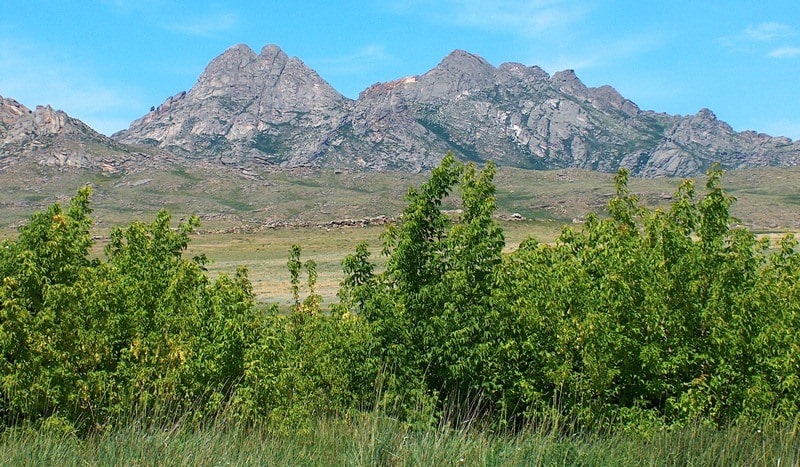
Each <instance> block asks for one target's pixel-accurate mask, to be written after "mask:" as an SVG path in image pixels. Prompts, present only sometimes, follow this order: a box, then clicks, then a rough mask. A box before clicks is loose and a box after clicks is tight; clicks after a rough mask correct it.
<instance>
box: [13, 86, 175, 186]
mask: <svg viewBox="0 0 800 467" xmlns="http://www.w3.org/2000/svg"><path fill="white" fill-rule="evenodd" d="M154 153H155V154H154ZM169 159H171V156H170V155H169V154H164V153H163V152H162V151H155V152H154V151H148V153H145V152H142V151H141V150H139V149H137V148H132V147H128V146H125V145H123V144H120V143H118V142H116V141H114V140H112V139H110V138H108V137H106V136H103V135H101V134H100V133H97V132H96V131H94V130H93V129H91V128H90V127H89V126H88V125H86V124H85V123H83V122H82V121H80V120H78V119H75V118H72V117H70V116H69V115H67V114H66V113H64V112H63V111H61V110H53V108H52V107H50V106H49V105H48V106H38V107H37V108H36V110H30V109H29V108H27V107H25V106H24V105H22V104H20V103H19V102H17V101H16V100H14V99H10V98H5V97H2V96H0V171H6V170H8V169H11V168H23V169H24V168H30V166H36V165H38V166H46V167H53V168H57V169H61V170H70V169H86V170H91V171H97V172H100V173H103V174H107V175H108V174H115V173H118V172H129V171H135V170H138V169H141V168H142V167H143V166H145V165H150V166H154V165H159V164H161V163H163V162H166V161H168V160H169Z"/></svg>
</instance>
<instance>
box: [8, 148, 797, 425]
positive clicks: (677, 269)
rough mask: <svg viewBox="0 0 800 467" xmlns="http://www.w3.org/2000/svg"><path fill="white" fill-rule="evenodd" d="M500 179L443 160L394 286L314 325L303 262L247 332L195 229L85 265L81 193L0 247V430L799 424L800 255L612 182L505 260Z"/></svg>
mask: <svg viewBox="0 0 800 467" xmlns="http://www.w3.org/2000/svg"><path fill="white" fill-rule="evenodd" d="M493 176H494V166H493V165H492V164H487V165H486V166H485V167H483V168H482V169H480V170H478V169H477V168H476V167H474V166H473V165H471V164H468V165H463V164H461V163H459V162H457V161H456V160H455V159H454V158H453V157H452V155H448V156H446V157H445V158H444V159H443V161H442V164H441V165H440V166H439V167H438V168H436V169H435V170H433V172H432V173H431V175H430V179H429V180H428V181H427V182H426V183H424V184H423V185H422V186H420V187H419V188H412V189H410V190H409V192H408V194H407V195H406V201H407V203H408V205H407V207H406V209H405V210H404V212H403V215H402V218H401V220H400V221H399V222H398V223H397V224H395V225H393V226H391V227H389V228H388V229H387V230H386V232H385V234H384V235H383V254H384V255H385V256H386V262H385V266H384V267H382V268H379V267H377V266H376V264H375V263H373V262H372V261H371V260H370V253H369V249H368V246H367V245H366V244H361V245H358V246H357V247H356V250H355V251H354V253H353V254H351V255H349V256H347V257H346V258H345V259H344V261H343V263H342V267H343V269H344V272H345V278H344V280H343V281H342V283H341V287H340V290H339V293H338V297H339V302H338V303H335V304H332V305H330V306H329V307H327V308H325V307H323V303H322V298H321V296H320V295H319V294H317V292H316V288H315V287H316V282H317V269H316V264H315V263H314V261H313V260H306V261H302V260H301V248H300V247H299V246H294V247H293V248H292V249H291V251H290V252H289V260H288V262H287V268H288V272H289V276H290V280H291V287H292V295H293V302H292V305H291V307H290V309H289V310H288V312H280V311H279V310H278V309H277V308H276V307H272V308H270V309H269V310H266V311H263V310H261V309H258V308H256V307H255V304H254V300H253V294H252V290H251V285H250V282H249V279H248V277H247V271H246V270H245V269H244V268H240V269H239V270H237V271H236V273H235V274H234V275H233V276H228V275H222V276H220V277H219V278H218V279H216V280H214V281H212V280H210V279H209V278H208V277H207V275H206V272H205V267H204V266H205V264H206V261H207V260H206V259H205V257H203V256H198V257H195V258H191V259H188V258H184V252H185V250H186V248H187V245H188V242H189V238H190V234H191V232H192V231H193V229H195V228H196V227H197V226H198V225H199V224H198V220H197V218H194V217H193V218H190V219H189V220H188V221H187V222H183V223H179V224H178V226H177V227H176V228H175V227H171V219H170V216H169V214H168V213H167V212H161V213H159V214H158V215H157V216H156V218H155V219H154V220H153V221H152V222H151V223H143V222H134V223H132V224H130V225H128V226H126V227H118V228H115V229H114V230H113V231H112V233H111V236H110V240H109V242H108V244H107V245H106V247H105V250H104V251H105V256H104V258H93V256H92V254H91V251H92V247H93V242H92V238H91V236H90V233H89V230H90V228H91V224H92V220H91V208H90V203H89V197H90V193H91V190H90V189H89V188H83V189H81V190H79V191H78V193H77V195H76V196H75V198H73V199H72V201H71V202H70V204H69V207H68V208H67V209H63V208H62V207H61V206H60V205H59V204H54V205H53V206H51V207H50V208H48V209H47V210H46V211H43V212H37V213H35V214H33V215H32V216H31V218H30V220H29V222H28V223H27V224H26V225H24V226H23V227H21V228H20V230H19V235H18V238H17V239H16V240H13V241H5V242H3V243H2V244H1V245H0V272H2V283H1V284H0V417H2V422H3V423H4V424H5V425H6V426H9V425H14V424H19V423H26V422H34V423H39V422H44V423H45V424H47V425H48V426H50V425H53V426H61V425H67V426H71V427H74V428H78V429H81V430H102V429H103V427H104V426H107V425H108V424H109V423H114V420H116V419H118V418H119V417H120V416H121V415H122V414H126V413H131V411H142V412H144V413H148V414H158V413H162V414H163V413H167V414H173V415H172V416H177V415H175V414H183V415H182V417H183V418H184V422H186V421H190V420H193V419H197V420H202V419H203V418H204V417H208V416H212V415H214V414H216V413H219V411H220V410H228V411H231V412H232V413H234V414H236V415H237V416H239V417H243V418H245V419H247V420H255V419H266V420H269V421H270V423H272V424H275V425H276V426H279V427H282V428H283V429H308V428H309V427H310V426H311V425H310V423H309V422H310V420H312V419H314V418H316V417H327V416H336V415H342V414H352V413H354V412H357V411H360V410H372V409H374V408H376V407H377V408H379V409H381V410H384V411H386V412H387V413H389V414H392V415H395V416H398V417H401V418H404V419H405V420H407V421H409V422H414V423H423V424H424V423H430V422H431V421H432V420H434V419H435V417H436V416H439V415H443V414H444V415H448V414H449V415H450V416H454V417H474V416H476V415H481V416H486V417H488V418H489V419H490V420H493V421H494V422H496V423H499V424H510V425H511V426H519V425H521V424H525V423H529V422H532V421H537V420H547V419H564V418H567V419H570V420H573V421H574V422H575V423H576V424H577V426H581V425H583V424H600V425H603V426H606V425H608V424H621V425H623V426H626V427H636V426H641V425H642V424H645V425H652V424H656V425H669V424H675V423H686V422H693V421H702V422H707V423H712V424H718V425H723V424H726V423H728V422H731V421H736V420H741V419H760V418H766V417H770V418H778V419H780V418H791V417H794V416H795V414H797V413H798V411H800V396H798V395H799V394H800V331H799V330H800V253H798V242H797V241H796V240H795V239H794V238H793V237H792V236H791V235H787V236H786V237H784V238H783V239H782V240H781V241H780V243H779V244H777V245H771V244H770V243H769V241H768V240H759V239H758V238H757V237H756V236H755V235H754V234H753V233H752V232H750V231H749V230H747V229H745V228H743V227H740V226H737V221H736V220H735V219H734V218H732V217H731V214H730V208H731V206H732V203H733V202H734V201H735V200H734V199H733V198H732V197H731V196H729V195H728V194H726V193H725V191H724V190H723V189H722V187H721V179H722V172H721V171H720V170H718V169H716V168H714V169H712V170H711V171H710V172H709V174H708V178H707V183H706V186H705V192H704V194H703V195H698V194H697V193H696V190H695V185H694V182H693V181H691V180H686V181H684V182H682V183H681V184H680V186H679V187H678V189H677V192H676V193H675V196H674V197H673V202H672V205H671V206H669V207H668V208H666V209H649V208H646V207H644V206H643V205H641V203H640V202H639V200H638V198H637V197H636V195H635V194H633V193H631V192H630V190H629V189H628V186H627V177H628V173H627V172H626V171H624V170H622V171H620V172H619V173H618V174H617V177H616V179H615V181H616V194H615V196H614V197H613V198H612V199H611V200H610V201H609V203H608V206H607V212H608V216H601V215H597V214H589V215H588V216H587V220H586V223H585V224H584V225H583V226H582V227H581V228H579V229H576V228H572V227H567V228H564V230H563V231H562V233H561V235H560V236H559V237H558V238H557V239H556V241H555V242H554V243H551V244H544V243H539V242H538V241H537V240H536V239H534V238H529V239H527V240H526V241H524V242H523V243H522V244H521V245H520V246H519V248H518V249H517V250H516V251H514V252H512V253H508V254H504V253H503V248H504V238H503V231H502V229H501V228H500V226H499V225H498V223H497V222H496V221H495V219H494V212H495V209H496V205H495V187H494V185H493V181H492V179H493ZM445 204H457V206H458V207H460V209H457V210H450V211H445V210H443V206H444V205H445ZM303 279H304V280H305V285H302V286H301V281H302V280H303ZM301 291H308V293H307V295H306V296H305V297H301ZM154 416H155V415H154ZM167 418H169V416H167ZM165 421H169V420H165ZM298 427H299V428H298Z"/></svg>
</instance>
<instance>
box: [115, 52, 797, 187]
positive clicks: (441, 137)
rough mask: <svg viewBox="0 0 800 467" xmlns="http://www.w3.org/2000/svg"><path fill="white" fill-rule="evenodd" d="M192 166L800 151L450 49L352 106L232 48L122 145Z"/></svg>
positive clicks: (612, 160) (639, 163) (645, 162)
mask: <svg viewBox="0 0 800 467" xmlns="http://www.w3.org/2000/svg"><path fill="white" fill-rule="evenodd" d="M115 138H116V139H117V140H118V141H122V142H126V143H140V144H150V145H155V146H158V147H160V148H164V149H168V150H170V151H172V152H174V153H176V154H179V155H183V156H184V157H188V158H193V159H211V160H219V161H221V162H222V163H225V164H229V163H234V162H235V163H236V164H242V165H249V164H266V165H280V166H288V167H296V166H305V165H311V166H321V167H348V168H357V169H361V170H385V169H403V170H411V171H419V170H425V169H428V168H431V167H434V166H435V165H436V164H437V163H438V162H439V160H440V159H441V157H442V156H443V155H444V154H445V153H446V152H447V151H453V152H454V153H456V154H457V155H458V156H460V157H462V158H464V159H469V160H473V161H476V162H482V161H487V160H494V161H496V162H498V163H499V164H504V165H511V166H518V167H526V168H541V169H554V168H564V167H578V168H583V169H592V170H600V171H606V172H613V171H616V170H617V169H618V168H619V167H621V166H625V167H628V168H630V169H631V171H632V173H633V174H635V175H643V176H664V175H677V176H688V175H695V174H697V173H700V172H702V171H703V170H705V169H706V168H708V167H709V166H710V165H711V164H712V163H713V162H716V161H720V162H722V163H723V166H726V167H745V166H762V165H791V164H797V163H800V142H796V143H792V142H791V141H788V142H787V141H785V138H783V139H781V138H770V137H769V136H767V135H758V134H755V133H752V132H749V133H748V132H743V133H736V132H735V131H733V130H732V129H731V128H730V126H728V125H727V124H725V123H724V122H721V121H719V120H717V119H716V117H715V116H714V114H713V113H712V112H711V111H709V110H707V109H703V110H701V111H700V112H698V113H697V114H696V115H693V116H688V117H682V116H672V115H667V114H663V113H655V112H652V111H642V110H641V109H639V107H638V106H637V105H636V104H634V103H633V102H631V101H630V100H629V99H626V98H625V97H623V96H622V95H621V94H620V93H619V92H617V90H616V89H614V88H613V87H611V86H600V87H591V88H590V87H587V86H586V85H585V84H584V83H583V82H582V81H581V80H580V79H579V78H578V76H577V75H576V73H575V71H574V70H564V71H559V72H557V73H555V74H553V75H552V76H550V75H548V73H547V72H545V71H544V70H543V69H541V68H539V67H536V66H531V67H527V66H525V65H523V64H520V63H504V64H502V65H500V66H499V67H497V68H495V67H494V66H492V65H491V64H490V63H488V62H487V61H486V60H484V59H483V58H481V57H480V56H477V55H474V54H471V53H469V52H466V51H463V50H455V51H453V52H452V53H450V54H449V55H447V56H446V57H444V59H442V61H441V62H440V63H439V64H438V65H436V66H435V67H434V68H432V69H431V70H430V71H428V72H426V73H424V74H422V75H418V76H409V77H407V78H402V79H398V80H394V81H390V82H386V83H377V84H375V85H373V86H370V87H369V88H367V89H366V90H365V91H363V92H362V93H361V94H360V95H359V98H358V100H356V101H355V102H354V101H351V100H350V99H347V98H345V97H344V96H342V95H341V94H339V93H338V92H337V91H336V90H334V89H333V88H332V87H331V86H330V85H329V84H328V83H327V82H325V80H323V79H322V78H321V77H320V76H319V75H317V73H316V72H315V71H314V70H312V69H310V68H309V67H307V66H306V65H305V64H304V63H303V62H302V61H301V60H300V59H298V58H295V57H289V56H287V55H286V54H285V53H284V52H283V51H282V50H281V49H280V48H279V47H278V46H275V45H267V46H265V47H263V48H262V49H261V51H260V53H259V54H257V55H256V53H255V52H253V50H252V49H250V47H248V46H246V45H243V44H242V45H237V46H234V47H231V48H230V49H228V50H226V51H225V52H224V53H223V54H222V55H220V56H219V57H217V58H216V59H214V60H213V61H212V62H211V63H210V64H209V66H208V67H207V68H206V70H205V72H204V73H203V74H202V76H201V77H200V79H198V82H197V84H195V86H193V87H192V89H190V90H189V91H188V92H186V91H184V92H181V93H179V94H177V95H175V96H173V97H170V98H169V99H167V101H165V102H164V103H163V104H161V105H160V106H158V107H157V108H154V109H153V111H152V112H150V113H149V114H147V115H145V116H144V117H142V118H141V119H139V120H137V121H135V122H133V123H132V124H131V127H130V128H129V129H128V130H126V131H124V132H121V133H119V134H117V135H115Z"/></svg>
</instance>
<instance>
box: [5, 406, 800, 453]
mask: <svg viewBox="0 0 800 467" xmlns="http://www.w3.org/2000/svg"><path fill="white" fill-rule="evenodd" d="M560 428H561V429H557V430H556V429H552V428H550V427H547V426H541V427H539V428H529V429H527V430H525V431H523V432H522V433H518V434H515V435H507V434H502V433H496V432H492V431H490V430H485V429H480V428H474V427H472V428H469V427H467V428H463V427H453V426H449V425H447V424H446V423H442V424H440V425H439V426H438V427H431V428H428V429H424V430H413V429H410V428H409V427H408V426H407V425H404V424H402V423H399V422H397V421H396V420H393V419H391V418H387V417H384V416H381V415H379V414H375V413H366V414H362V415H357V416H353V417H350V418H348V419H333V420H318V421H317V422H315V423H314V424H313V425H312V426H311V427H310V429H306V430H302V431H298V432H294V433H286V432H274V431H272V430H270V429H269V428H267V427H259V426H255V427H254V426H242V425H239V424H237V423H236V422H231V421H229V420H220V421H217V422H214V423H211V424H210V426H205V427H195V428H187V427H184V426H182V425H175V426H173V427H171V428H168V429H161V428H154V427H148V426H145V425H143V424H142V423H139V422H138V421H137V420H135V419H134V420H132V421H131V422H130V423H126V424H124V425H121V426H120V427H118V428H114V429H111V430H109V431H107V432H105V433H102V434H99V435H94V436H91V437H89V438H86V439H80V438H78V437H76V436H75V435H73V434H70V433H63V432H58V431H57V430H53V431H49V432H48V431H44V432H35V431H28V430H26V429H24V428H18V429H13V430H7V431H5V432H3V433H0V464H2V465H63V466H72V465H74V466H79V465H80V466H84V465H163V466H170V465H198V466H221V465H354V466H360V465H370V466H371V465H398V466H400V465H414V466H417V465H419V466H422V465H480V466H484V465H486V466H492V465H498V466H500V465H503V466H506V465H509V466H516V465H520V466H522V465H525V466H528V465H597V466H606V465H614V466H648V465H653V466H655V465H658V466H673V465H674V466H683V465H712V466H713V465H719V466H738V465H742V466H758V465H764V466H768V465H773V466H784V465H786V466H792V465H798V462H800V451H798V449H799V448H800V432H799V431H798V428H800V427H798V423H797V422H795V423H787V424H769V425H766V426H756V425H752V426H750V425H748V426H744V425H737V426H733V427H729V428H726V429H715V428H711V427H705V426H687V427H683V428H676V429H672V430H663V431H651V432H638V433H626V432H617V433H613V434H599V433H582V434H581V433H575V434H572V435H565V434H564V433H565V432H564V429H563V428H564V427H560Z"/></svg>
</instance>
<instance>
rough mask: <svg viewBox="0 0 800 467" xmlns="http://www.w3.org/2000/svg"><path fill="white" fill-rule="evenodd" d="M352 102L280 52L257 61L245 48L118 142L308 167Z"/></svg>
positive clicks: (267, 50) (270, 49)
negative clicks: (307, 162) (294, 160)
mask: <svg viewBox="0 0 800 467" xmlns="http://www.w3.org/2000/svg"><path fill="white" fill-rule="evenodd" d="M347 102H348V99H347V98H345V97H344V96H342V95H341V94H340V93H339V92H337V91H336V90H335V89H333V87H331V86H330V84H328V83H327V82H326V81H325V80H323V79H322V78H320V76H319V75H318V74H317V73H316V72H315V71H314V70H312V69H311V68H309V67H307V66H306V65H305V64H304V63H303V62H302V61H301V60H300V59H298V58H295V57H291V58H290V57H288V56H287V55H286V53H284V52H283V50H281V49H280V48H279V47H278V46H275V45H267V46H265V47H263V48H262V49H261V52H260V53H259V54H258V55H256V54H255V52H253V50H252V49H250V47H248V46H246V45H243V44H240V45H236V46H234V47H231V48H229V49H228V50H226V51H225V52H224V53H223V54H222V55H220V56H219V57H217V58H216V59H214V60H213V61H212V62H211V63H210V64H209V65H208V67H206V70H205V71H204V72H203V74H202V75H201V76H200V78H199V79H198V81H197V83H196V84H195V85H194V86H193V87H192V89H190V90H189V91H188V92H182V93H180V94H178V95H176V96H173V97H170V98H169V99H167V100H166V101H165V102H164V103H163V104H161V105H160V106H158V107H157V108H154V109H153V111H151V112H150V113H149V114H147V115H145V116H144V117H142V118H140V119H139V120H136V121H134V122H133V123H132V124H131V126H130V128H129V129H128V130H125V131H122V132H120V133H118V134H116V135H114V138H115V139H117V140H119V141H122V142H127V143H135V142H139V143H148V144H153V145H156V146H158V147H161V148H165V149H171V150H174V151H177V152H179V153H181V154H184V155H186V156H189V157H198V156H200V157H205V156H216V157H220V156H222V155H223V154H224V155H225V157H226V159H230V158H232V159H234V160H236V159H238V160H248V161H249V160H252V159H253V158H255V159H257V160H260V161H262V162H265V163H268V164H273V163H290V162H287V161H289V160H290V159H297V160H298V162H296V163H297V164H299V165H302V164H304V163H306V161H307V160H308V159H311V158H313V157H315V155H316V154H318V153H319V151H320V147H322V146H324V140H325V135H326V134H327V133H328V132H330V131H331V130H332V129H333V128H335V127H336V126H338V125H339V122H340V121H341V119H342V118H343V115H344V110H343V109H344V107H345V106H346V105H347ZM290 133H291V134H290ZM300 161H302V162H300ZM292 163H293V162H292Z"/></svg>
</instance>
